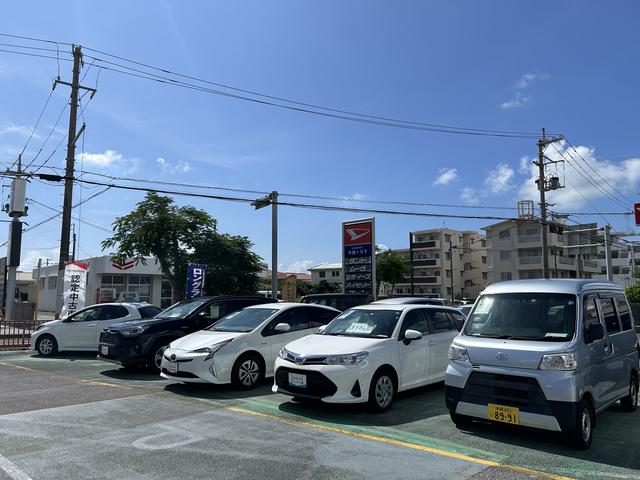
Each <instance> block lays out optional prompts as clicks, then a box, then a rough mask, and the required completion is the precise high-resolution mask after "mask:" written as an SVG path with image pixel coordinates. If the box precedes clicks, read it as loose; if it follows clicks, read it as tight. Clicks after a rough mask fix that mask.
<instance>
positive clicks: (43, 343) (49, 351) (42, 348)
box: [36, 335, 58, 357]
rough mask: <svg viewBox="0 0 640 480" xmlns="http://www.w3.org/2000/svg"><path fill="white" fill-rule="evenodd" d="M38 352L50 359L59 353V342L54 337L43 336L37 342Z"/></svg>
mask: <svg viewBox="0 0 640 480" xmlns="http://www.w3.org/2000/svg"><path fill="white" fill-rule="evenodd" d="M36 350H37V352H38V354H39V355H42V356H43V357H50V356H51V355H53V354H55V353H56V352H57V351H58V342H56V339H55V338H53V336H52V335H42V336H41V337H40V338H39V339H38V341H37V342H36Z"/></svg>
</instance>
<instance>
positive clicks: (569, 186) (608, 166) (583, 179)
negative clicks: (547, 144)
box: [519, 142, 640, 211]
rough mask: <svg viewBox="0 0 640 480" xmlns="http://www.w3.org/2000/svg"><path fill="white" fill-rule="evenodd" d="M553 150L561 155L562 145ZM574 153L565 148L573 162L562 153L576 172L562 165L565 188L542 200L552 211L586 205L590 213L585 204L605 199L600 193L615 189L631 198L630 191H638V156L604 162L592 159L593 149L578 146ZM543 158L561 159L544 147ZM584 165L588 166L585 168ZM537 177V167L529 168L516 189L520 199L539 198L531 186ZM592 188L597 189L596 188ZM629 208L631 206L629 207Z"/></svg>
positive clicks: (615, 206) (566, 165) (561, 176)
mask: <svg viewBox="0 0 640 480" xmlns="http://www.w3.org/2000/svg"><path fill="white" fill-rule="evenodd" d="M556 148H558V150H560V151H561V152H562V151H563V150H564V149H565V144H564V142H562V143H559V144H556ZM576 150H577V152H578V153H576V152H574V151H573V149H569V153H571V156H572V157H573V159H572V158H571V156H569V155H568V154H565V158H568V159H569V160H570V161H571V163H572V164H574V166H575V168H577V169H578V171H579V172H580V173H578V172H576V170H574V169H573V168H572V167H571V166H570V165H568V164H566V163H565V166H564V171H565V172H566V177H567V179H568V181H567V183H566V185H565V188H562V189H559V190H552V191H550V192H547V195H546V199H547V201H548V202H549V203H555V204H556V205H557V206H556V207H555V208H557V209H558V210H559V211H568V210H570V209H576V208H581V207H585V206H586V207H587V208H589V210H591V208H590V207H589V206H588V204H587V200H589V201H593V200H597V199H602V198H605V197H606V196H605V194H604V193H603V192H602V190H604V191H607V192H610V193H611V192H612V190H613V189H615V190H617V191H619V192H621V193H622V194H623V195H627V196H631V197H633V196H635V193H634V192H637V191H638V190H637V189H638V187H639V184H640V157H636V158H629V159H627V160H624V161H621V162H613V161H610V160H606V159H603V160H598V159H596V158H595V150H594V149H593V148H589V147H584V146H581V147H576ZM578 154H579V155H578ZM545 156H546V157H548V158H549V159H550V160H554V161H556V160H561V159H562V156H561V155H560V153H558V152H557V151H556V150H555V149H554V148H548V149H547V150H546V151H545ZM581 156H582V158H584V161H583V159H582V158H580V157H581ZM585 162H586V163H587V164H588V165H586V164H585ZM576 163H578V164H579V165H581V166H582V169H581V168H580V167H578V166H577V165H576ZM557 165H558V176H559V177H560V181H561V182H562V183H564V181H565V178H564V175H563V174H562V166H561V164H557ZM589 166H590V167H591V168H590V167H589ZM592 169H593V170H592ZM594 170H595V171H596V172H598V174H599V176H598V175H596V174H595V173H594ZM549 174H555V170H554V169H553V167H550V170H549ZM600 177H602V179H604V180H602V179H601V178H600ZM537 178H538V168H537V167H536V166H535V165H530V166H529V170H528V176H527V179H526V180H525V181H524V182H523V183H522V185H521V186H520V190H519V196H520V198H522V199H527V200H535V199H537V198H538V197H539V192H538V189H537V188H536V184H535V180H536V179H537ZM587 179H589V180H590V181H589V180H587ZM605 180H606V182H605ZM569 182H570V183H569ZM607 183H608V184H609V185H611V187H609V185H607ZM596 185H597V186H598V187H599V188H596ZM616 196H619V195H616ZM585 199H586V200H585ZM611 204H612V205H614V207H613V208H614V209H616V210H620V209H621V208H622V207H621V206H620V205H618V204H617V203H614V202H611ZM629 209H631V205H629Z"/></svg>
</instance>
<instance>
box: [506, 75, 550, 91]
mask: <svg viewBox="0 0 640 480" xmlns="http://www.w3.org/2000/svg"><path fill="white" fill-rule="evenodd" d="M548 78H549V75H548V74H546V73H523V74H522V76H521V77H520V78H519V79H518V80H516V81H515V82H514V83H513V88H515V89H516V90H523V89H525V88H529V87H530V86H531V85H533V83H535V82H539V81H540V80H547V79H548Z"/></svg>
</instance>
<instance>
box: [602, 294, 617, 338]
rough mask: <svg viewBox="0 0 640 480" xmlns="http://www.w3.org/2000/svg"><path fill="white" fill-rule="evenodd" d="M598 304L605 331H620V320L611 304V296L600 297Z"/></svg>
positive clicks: (610, 332)
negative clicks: (600, 307)
mask: <svg viewBox="0 0 640 480" xmlns="http://www.w3.org/2000/svg"><path fill="white" fill-rule="evenodd" d="M600 305H601V306H602V317H603V318H604V325H605V327H606V328H607V333H609V334H612V333H618V332H619V331H620V320H619V319H618V314H617V313H616V309H615V307H614V306H613V298H610V297H609V298H601V299H600Z"/></svg>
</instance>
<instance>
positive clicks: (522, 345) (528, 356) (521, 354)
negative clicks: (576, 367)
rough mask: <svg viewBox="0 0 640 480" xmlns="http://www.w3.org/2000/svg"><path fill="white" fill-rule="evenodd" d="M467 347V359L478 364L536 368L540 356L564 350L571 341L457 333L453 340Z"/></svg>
mask: <svg viewBox="0 0 640 480" xmlns="http://www.w3.org/2000/svg"><path fill="white" fill-rule="evenodd" d="M453 343H455V344H456V345H459V346H461V347H464V348H466V349H467V353H468V355H469V361H470V362H471V363H472V364H478V365H498V366H501V367H516V368H531V369H537V368H538V366H539V365H540V361H541V360H542V356H543V355H546V354H549V353H562V352H566V351H567V349H568V347H569V345H570V344H571V342H539V341H531V340H503V339H497V338H480V337H469V336H466V335H459V336H457V337H456V338H455V340H454V341H453Z"/></svg>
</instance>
